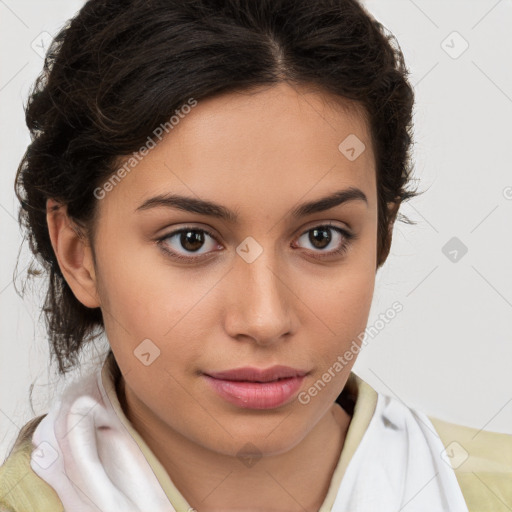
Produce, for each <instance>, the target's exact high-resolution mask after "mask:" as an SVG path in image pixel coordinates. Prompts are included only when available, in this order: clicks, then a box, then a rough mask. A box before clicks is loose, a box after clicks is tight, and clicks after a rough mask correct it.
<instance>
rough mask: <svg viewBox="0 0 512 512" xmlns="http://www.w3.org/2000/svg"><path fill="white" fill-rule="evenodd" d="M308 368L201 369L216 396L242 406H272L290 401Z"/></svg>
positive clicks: (261, 407) (259, 407)
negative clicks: (205, 370)
mask: <svg viewBox="0 0 512 512" xmlns="http://www.w3.org/2000/svg"><path fill="white" fill-rule="evenodd" d="M308 373H309V372H307V371H305V370H299V369H297V368H290V367H289V366H281V365H278V366H272V367H271V368H267V369H265V370H260V369H258V368H252V367H244V368H236V369H233V370H227V371H223V372H210V373H204V375H203V377H204V379H205V382H206V383H207V385H208V386H209V387H210V389H211V390H212V391H214V392H215V393H216V394H217V395H218V396H219V397H221V398H222V399H224V400H225V401H227V402H229V403H231V404H233V405H236V406H238V407H240V408H244V409H275V408H277V407H281V406H284V405H286V404H288V403H290V402H291V401H292V400H293V399H294V397H295V395H296V394H297V393H298V391H299V390H300V387H301V385H302V382H303V381H304V378H305V376H306V375H307V374H308Z"/></svg>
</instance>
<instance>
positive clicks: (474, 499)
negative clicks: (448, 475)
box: [429, 417, 512, 512]
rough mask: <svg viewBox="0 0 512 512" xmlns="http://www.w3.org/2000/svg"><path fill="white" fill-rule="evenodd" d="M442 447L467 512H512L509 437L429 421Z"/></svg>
mask: <svg viewBox="0 0 512 512" xmlns="http://www.w3.org/2000/svg"><path fill="white" fill-rule="evenodd" d="M429 420H430V421H431V422H432V425H433V426H434V428H435V429H436V432H437V434H438V435H439V437H440V438H441V441H442V442H443V445H444V447H445V450H444V452H443V453H442V454H441V457H442V458H443V459H444V460H445V461H446V462H447V463H449V464H450V465H451V466H452V467H453V469H454V471H455V475H456V477H457V480H458V482H459V485H460V487H461V490H462V493H463V495H464V499H465V500H466V503H467V505H468V509H469V512H484V511H488V510H492V511H493V512H510V510H512V435H511V434H501V433H498V432H490V431H487V430H479V429H476V428H471V427H466V426H463V425H458V424H456V423H449V422H447V421H443V420H440V419H438V418H434V417H429Z"/></svg>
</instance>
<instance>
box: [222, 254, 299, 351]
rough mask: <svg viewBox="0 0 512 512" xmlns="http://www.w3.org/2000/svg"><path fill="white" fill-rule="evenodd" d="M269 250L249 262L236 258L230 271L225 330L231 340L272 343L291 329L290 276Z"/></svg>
mask: <svg viewBox="0 0 512 512" xmlns="http://www.w3.org/2000/svg"><path fill="white" fill-rule="evenodd" d="M270 252H271V251H263V253H262V254H261V255H260V256H259V257H258V258H257V259H256V260H255V261H253V262H252V263H248V262H246V261H244V259H243V258H237V259H236V262H235V263H234V268H233V269H232V270H231V272H230V273H229V277H228V279H229V288H230V289H229V291H228V293H229V295H230V298H231V300H230V301H228V302H229V304H230V305H229V306H228V309H227V310H226V312H225V314H226V318H225V329H226V331H227V333H228V334H229V335H231V337H233V338H234V339H238V340H240V341H241V340H243V339H247V338H249V339H251V340H252V341H253V342H254V343H257V344H258V345H272V344H275V343H279V342H282V341H283V338H284V337H285V336H290V335H291V334H292V333H293V332H294V329H295V325H296V318H295V311H294V301H293V298H294V294H293V291H292V290H291V285H290V283H289V279H290V278H289V277H288V275H285V273H283V271H282V268H281V267H280V266H279V264H278V263H277V260H276V258H273V257H271V255H270Z"/></svg>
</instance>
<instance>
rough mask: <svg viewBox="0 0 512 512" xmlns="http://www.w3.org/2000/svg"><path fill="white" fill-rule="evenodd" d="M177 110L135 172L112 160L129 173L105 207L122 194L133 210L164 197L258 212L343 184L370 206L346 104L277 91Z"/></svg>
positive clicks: (367, 155)
mask: <svg viewBox="0 0 512 512" xmlns="http://www.w3.org/2000/svg"><path fill="white" fill-rule="evenodd" d="M187 112H188V113H186V114H185V113H183V112H182V113H181V115H180V116H179V117H175V123H174V125H173V128H172V129H171V130H170V131H169V133H168V134H167V135H165V137H164V138H163V139H162V140H161V141H158V139H157V138H155V142H157V144H156V146H155V147H154V148H153V149H149V150H148V152H147V154H146V155H145V156H144V157H142V158H141V159H140V160H139V161H138V163H136V165H134V166H133V167H131V166H127V165H126V163H127V162H128V158H121V159H120V160H119V162H118V166H119V167H120V166H122V165H123V164H125V169H129V172H127V173H124V177H123V178H122V180H121V181H120V182H119V183H118V184H117V185H116V186H115V187H114V189H113V190H112V191H111V192H109V193H108V195H107V197H108V200H109V202H111V201H112V202H113V201H116V199H119V197H120V196H122V198H123V203H124V204H125V205H126V206H127V207H128V205H129V206H130V207H133V208H132V211H133V209H134V208H135V207H136V206H138V205H139V204H140V203H142V202H143V201H144V200H145V199H147V198H148V197H150V196H152V195H156V194H162V193H166V192H170V191H173V192H180V193H185V194H187V195H190V196H197V197H200V198H205V199H215V201H217V202H220V203H224V204H231V205H234V204H237V205H240V206H241V207H243V205H244V204H247V205H250V206H251V207H256V208H261V209H263V210H264V209H266V208H268V207H270V206H271V205H274V204H275V203H276V201H278V202H281V203H283V202H286V203H288V202H291V203H294V202H296V201H298V200H299V199H301V198H304V199H312V198H314V197H318V196H320V195H325V193H326V192H327V193H328V192H329V191H332V190H333V189H334V187H335V188H336V189H339V188H343V187H349V186H355V187H358V188H361V189H364V192H365V194H366V195H367V197H368V200H369V203H371V202H374V201H375V200H376V199H375V195H376V193H375V166H374V155H373V148H372V145H371V141H370V133H369V131H368V127H367V124H366V121H365V119H364V115H363V113H362V110H361V109H359V108H357V106H355V105H354V104H352V103H349V102H344V101H342V100H341V99H340V98H337V97H334V96H331V95H329V94H326V93H323V92H318V91H315V90H312V89H307V88H305V87H297V86H293V87H292V86H289V85H286V84H279V85H277V86H271V87H261V88H256V89H253V90H251V91H245V92H230V93H226V94H222V95H219V96H215V97H212V98H208V99H206V100H201V101H198V102H197V105H196V106H194V107H192V108H190V109H187ZM176 120H177V121H178V122H176ZM370 206H371V205H370Z"/></svg>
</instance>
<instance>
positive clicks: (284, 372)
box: [205, 365, 308, 382]
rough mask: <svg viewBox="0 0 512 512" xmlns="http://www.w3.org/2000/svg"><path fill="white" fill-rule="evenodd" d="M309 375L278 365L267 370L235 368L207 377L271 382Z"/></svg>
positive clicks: (246, 367) (210, 374)
mask: <svg viewBox="0 0 512 512" xmlns="http://www.w3.org/2000/svg"><path fill="white" fill-rule="evenodd" d="M307 373H308V372H307V371H304V370H298V369H296V368H290V367H289V366H282V365H276V366H271V367H270V368H266V369H259V368H254V367H251V366H244V367H243V368H234V369H233V370H225V371H223V372H209V373H206V374H205V375H208V376H209V377H213V378H214V379H222V380H238V381H250V382H271V381H273V380H277V379H284V378H287V377H303V376H304V375H306V374H307Z"/></svg>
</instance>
